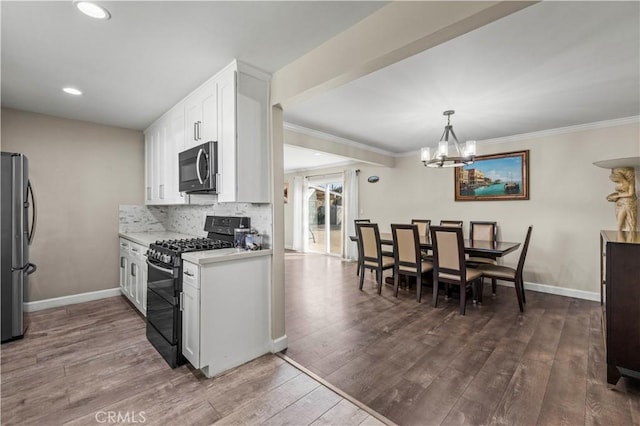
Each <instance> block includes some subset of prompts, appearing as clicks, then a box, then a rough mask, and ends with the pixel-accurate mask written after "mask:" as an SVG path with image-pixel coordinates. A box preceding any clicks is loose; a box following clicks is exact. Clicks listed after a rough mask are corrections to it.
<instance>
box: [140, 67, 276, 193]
mask: <svg viewBox="0 0 640 426" xmlns="http://www.w3.org/2000/svg"><path fill="white" fill-rule="evenodd" d="M269 81H270V75H269V74H266V73H264V72H263V71H260V70H257V69H255V68H253V67H250V66H248V65H245V64H242V63H239V62H237V61H233V62H232V63H231V64H229V65H228V66H227V67H225V68H224V69H223V70H222V71H220V72H219V73H218V74H216V75H215V76H213V77H212V78H210V79H209V80H207V81H206V82H205V83H204V84H203V85H202V86H200V87H199V88H198V89H196V90H195V91H193V92H192V93H191V94H190V95H189V96H187V98H185V99H184V101H182V102H181V103H180V104H178V105H176V106H175V107H174V108H172V110H171V111H169V112H168V113H167V114H165V115H163V116H162V117H161V118H160V119H159V120H158V121H156V122H155V123H154V124H153V125H152V126H150V127H149V128H148V129H147V131H145V147H146V161H145V167H146V172H145V173H146V174H145V177H146V179H145V181H146V183H145V186H146V187H145V200H146V201H145V202H146V204H181V203H184V202H185V199H186V196H185V195H184V194H181V193H179V192H178V153H179V152H180V151H183V150H186V149H189V148H193V147H195V146H197V145H200V144H203V143H205V142H209V141H217V142H218V173H219V175H220V182H219V185H218V196H217V197H218V202H247V203H269V202H271V195H270V194H271V191H270V185H269V182H270V181H271V179H270V164H271V161H270V149H269V147H270V139H269V120H268V118H269ZM180 123H182V124H180ZM178 129H180V131H178Z"/></svg>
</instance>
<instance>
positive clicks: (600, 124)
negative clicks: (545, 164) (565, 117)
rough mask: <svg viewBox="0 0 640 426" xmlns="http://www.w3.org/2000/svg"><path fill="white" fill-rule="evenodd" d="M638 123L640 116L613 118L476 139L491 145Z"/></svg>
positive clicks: (483, 143)
mask: <svg viewBox="0 0 640 426" xmlns="http://www.w3.org/2000/svg"><path fill="white" fill-rule="evenodd" d="M634 123H640V116H639V115H636V116H632V117H624V118H615V119H613V120H604V121H596V122H593V123H585V124H577V125H575V126H567V127H558V128H557V129H548V130H540V131H538V132H530V133H522V134H519V135H512V136H504V137H502V138H495V139H485V140H482V141H478V143H482V145H493V144H500V143H507V142H517V141H521V140H526V139H536V138H544V137H549V136H557V135H564V134H566V133H576V132H582V131H585V130H593V129H604V128H607V127H615V126H622V125H625V124H634Z"/></svg>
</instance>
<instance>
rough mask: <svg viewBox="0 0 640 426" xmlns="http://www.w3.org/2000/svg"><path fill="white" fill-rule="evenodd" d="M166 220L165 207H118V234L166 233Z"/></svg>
mask: <svg viewBox="0 0 640 426" xmlns="http://www.w3.org/2000/svg"><path fill="white" fill-rule="evenodd" d="M167 219H168V214H167V207H165V206H162V207H160V206H132V205H129V206H122V205H121V206H120V214H119V220H120V232H154V231H166V230H167V229H166V228H165V223H166V222H167Z"/></svg>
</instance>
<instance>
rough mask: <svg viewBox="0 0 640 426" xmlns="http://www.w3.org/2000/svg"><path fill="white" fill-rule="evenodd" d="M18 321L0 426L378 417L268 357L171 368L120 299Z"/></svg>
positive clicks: (7, 351) (8, 352)
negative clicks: (222, 367) (213, 373)
mask: <svg viewBox="0 0 640 426" xmlns="http://www.w3.org/2000/svg"><path fill="white" fill-rule="evenodd" d="M27 318H28V322H29V328H28V331H27V334H26V337H25V338H24V339H23V340H18V341H15V342H10V343H5V344H3V345H2V346H1V348H0V355H1V360H2V361H1V366H0V368H1V370H0V375H1V379H0V380H1V412H0V413H1V414H0V415H1V418H0V420H1V423H2V424H3V425H47V426H48V425H60V424H73V425H98V424H115V423H116V421H117V420H118V419H119V420H120V421H118V422H117V423H119V424H132V423H135V424H152V425H163V426H170V425H181V426H182V425H209V424H212V423H217V424H233V425H249V424H272V425H283V424H295V425H308V424H314V425H323V424H334V425H358V424H363V425H380V424H382V423H380V422H379V421H378V420H376V419H375V418H374V417H371V416H370V415H369V414H368V413H367V412H365V411H363V410H362V409H360V408H358V407H357V406H356V405H354V404H352V403H351V402H349V401H347V400H345V399H343V398H342V397H340V396H339V395H338V394H336V393H334V392H332V391H331V390H329V389H328V388H327V387H325V386H322V385H321V384H320V383H318V382H317V381H316V380H314V379H313V378H311V377H310V376H308V375H306V374H303V373H301V372H300V370H298V369H296V368H294V367H292V366H291V365H289V364H288V363H286V362H285V361H283V360H282V359H280V358H279V357H277V356H275V355H265V356H263V357H261V358H258V359H257V360H254V361H252V362H250V363H247V364H245V365H242V366H240V367H238V368H236V369H234V370H231V371H229V372H227V373H226V374H223V375H221V376H218V377H215V378H213V379H207V378H206V377H204V376H203V375H202V374H201V373H199V372H198V371H197V370H193V369H192V368H190V367H188V366H181V367H179V368H177V369H175V370H172V369H171V368H170V367H169V366H168V365H167V364H166V363H165V361H164V360H163V359H162V358H161V356H160V355H159V354H158V352H156V350H155V349H154V348H153V346H151V344H150V343H149V342H148V341H147V339H146V336H145V322H144V319H143V318H142V317H141V316H140V315H138V314H137V313H136V312H135V311H134V310H133V308H132V307H131V306H130V305H129V303H128V302H127V301H125V299H124V298H123V297H112V298H109V299H102V300H98V301H95V302H87V303H82V304H78V305H70V306H66V307H62V308H54V309H48V310H44V311H39V312H34V313H30V314H28V317H27ZM118 415H119V416H120V417H117V416H118ZM109 416H111V417H109ZM110 419H112V420H113V421H110Z"/></svg>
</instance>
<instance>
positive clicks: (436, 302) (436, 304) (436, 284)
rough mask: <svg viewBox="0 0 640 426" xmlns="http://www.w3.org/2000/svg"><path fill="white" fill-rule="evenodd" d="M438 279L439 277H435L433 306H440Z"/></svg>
mask: <svg viewBox="0 0 640 426" xmlns="http://www.w3.org/2000/svg"><path fill="white" fill-rule="evenodd" d="M438 285H439V283H438V280H437V279H435V278H434V279H433V307H434V308H435V307H437V306H438Z"/></svg>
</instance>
